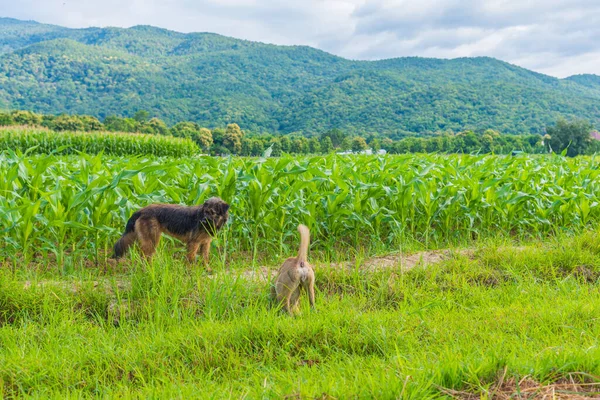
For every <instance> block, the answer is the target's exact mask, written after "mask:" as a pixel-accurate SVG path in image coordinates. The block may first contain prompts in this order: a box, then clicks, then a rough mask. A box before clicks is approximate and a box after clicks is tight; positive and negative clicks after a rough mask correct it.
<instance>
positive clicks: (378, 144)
mask: <svg viewBox="0 0 600 400" xmlns="http://www.w3.org/2000/svg"><path fill="white" fill-rule="evenodd" d="M371 148H372V149H373V152H374V153H377V152H378V151H379V149H381V141H380V140H379V139H377V138H373V139H371Z"/></svg>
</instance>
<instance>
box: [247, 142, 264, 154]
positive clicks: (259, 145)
mask: <svg viewBox="0 0 600 400" xmlns="http://www.w3.org/2000/svg"><path fill="white" fill-rule="evenodd" d="M264 150H265V148H264V146H263V142H262V140H256V139H255V140H253V141H252V149H251V151H250V155H252V156H255V157H258V156H261V155H262V153H263V151H264Z"/></svg>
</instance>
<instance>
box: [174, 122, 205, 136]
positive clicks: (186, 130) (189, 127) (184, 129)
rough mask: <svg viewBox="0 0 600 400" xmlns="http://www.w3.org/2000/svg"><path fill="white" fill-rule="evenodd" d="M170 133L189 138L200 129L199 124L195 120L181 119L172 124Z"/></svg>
mask: <svg viewBox="0 0 600 400" xmlns="http://www.w3.org/2000/svg"><path fill="white" fill-rule="evenodd" d="M170 131H171V135H173V136H175V137H180V138H191V137H192V136H194V135H195V134H197V133H198V132H199V131H200V125H198V124H197V123H195V122H190V121H183V122H178V123H176V124H175V125H173V126H172V127H171V129H170Z"/></svg>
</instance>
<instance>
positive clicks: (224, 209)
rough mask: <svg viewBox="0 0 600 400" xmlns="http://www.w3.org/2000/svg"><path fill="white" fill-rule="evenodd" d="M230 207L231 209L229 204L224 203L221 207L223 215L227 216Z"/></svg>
mask: <svg viewBox="0 0 600 400" xmlns="http://www.w3.org/2000/svg"><path fill="white" fill-rule="evenodd" d="M229 207H230V206H229V204H227V203H223V204H222V205H221V214H225V213H226V212H227V211H228V210H229Z"/></svg>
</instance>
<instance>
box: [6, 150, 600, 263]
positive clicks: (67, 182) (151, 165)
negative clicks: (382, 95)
mask: <svg viewBox="0 0 600 400" xmlns="http://www.w3.org/2000/svg"><path fill="white" fill-rule="evenodd" d="M598 173H599V172H598V160H597V159H596V158H592V157H580V158H562V157H559V156H517V157H504V156H468V155H453V156H442V155H417V156H415V155H402V156H389V155H388V156H380V157H374V156H338V155H330V156H327V157H301V158H292V157H282V158H270V159H263V158H260V159H256V158H254V159H250V158H211V157H196V158H181V159H176V158H167V157H153V156H132V157H129V158H125V157H112V156H107V155H87V154H80V155H70V156H58V155H33V156H29V155H22V154H18V153H15V152H12V151H5V152H3V153H0V176H2V179H1V180H0V232H2V240H3V242H4V243H1V245H0V252H1V253H0V256H2V257H4V258H8V257H14V256H15V255H20V256H22V257H29V256H30V255H31V254H33V253H35V252H48V253H55V255H56V257H57V259H59V260H62V257H63V256H64V255H65V254H67V253H69V254H72V253H77V252H80V253H81V254H90V253H91V254H93V253H94V252H95V254H99V253H100V254H104V253H102V251H109V250H110V248H111V247H112V244H113V243H114V241H115V240H116V239H117V238H118V236H119V235H120V233H121V232H122V230H123V229H124V226H125V222H126V220H127V219H128V218H129V216H130V215H131V214H132V212H133V211H134V210H136V209H138V208H139V207H142V206H145V205H147V204H150V203H154V202H168V203H181V204H187V205H193V204H200V203H202V202H203V201H204V200H205V199H207V198H208V197H210V196H220V197H221V198H223V199H224V200H226V201H227V202H229V203H230V204H231V210H230V213H231V219H230V223H229V224H228V227H227V228H226V229H225V230H224V232H223V233H222V236H221V238H220V239H219V240H220V241H221V243H226V246H227V248H228V251H250V252H252V253H253V254H254V255H256V254H257V252H258V253H260V252H272V253H273V254H281V253H282V252H288V251H294V250H293V249H295V248H296V245H297V238H296V230H295V227H296V225H297V224H298V223H299V222H302V223H304V224H307V225H308V226H309V228H310V229H311V235H312V241H313V249H320V250H324V251H328V249H334V248H338V247H337V246H349V247H359V246H369V245H373V244H377V243H378V244H380V245H381V246H387V247H391V246H397V245H398V244H399V243H402V242H403V240H406V239H410V240H417V241H419V242H422V243H423V244H425V245H432V244H434V243H444V242H451V241H459V240H463V239H465V238H468V239H471V238H473V237H485V236H488V235H546V234H552V233H556V232H557V230H565V229H573V230H576V229H580V228H582V227H584V226H586V225H587V224H590V223H593V222H595V221H597V220H598V217H599V216H600V208H599V207H598V201H599V198H600V181H599V180H598ZM396 248H397V247H396Z"/></svg>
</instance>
